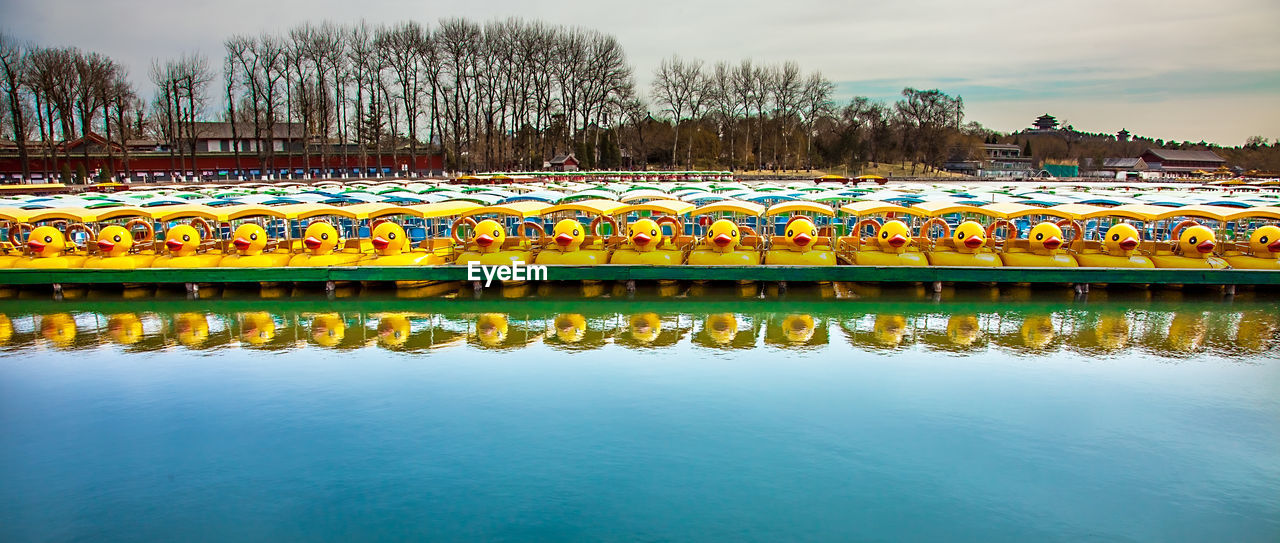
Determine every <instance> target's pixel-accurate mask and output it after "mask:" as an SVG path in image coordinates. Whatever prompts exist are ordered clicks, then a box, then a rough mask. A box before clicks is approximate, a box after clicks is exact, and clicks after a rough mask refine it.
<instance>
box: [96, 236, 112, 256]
mask: <svg viewBox="0 0 1280 543" xmlns="http://www.w3.org/2000/svg"><path fill="white" fill-rule="evenodd" d="M115 248H116V244H115V242H113V241H107V240H105V239H104V240H102V241H99V242H98V250H99V251H102V252H104V253H109V252H111V251H112V250H113V249H115Z"/></svg>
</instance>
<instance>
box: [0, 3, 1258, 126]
mask: <svg viewBox="0 0 1280 543" xmlns="http://www.w3.org/2000/svg"><path fill="white" fill-rule="evenodd" d="M4 1H5V5H4V7H3V10H4V17H3V20H4V21H5V22H4V23H3V25H5V26H6V27H7V28H6V30H7V31H9V32H11V33H14V34H16V35H17V36H18V37H20V38H25V39H28V40H31V41H34V42H37V43H40V44H42V45H73V46H78V47H81V48H84V49H91V50H95V51H99V52H102V53H105V54H108V55H111V56H112V57H114V58H117V59H119V60H120V61H122V62H124V63H125V64H126V65H127V66H129V68H130V70H131V73H132V75H133V78H134V80H135V81H136V83H137V84H138V85H139V87H140V88H141V89H143V90H144V92H145V91H146V90H147V89H149V88H150V85H149V83H148V82H147V80H146V70H147V66H148V65H149V64H150V60H151V59H152V58H169V57H175V56H178V55H180V54H182V53H184V52H192V51H198V52H203V53H204V54H206V55H209V56H210V57H212V58H215V59H216V58H220V57H221V56H222V41H223V40H224V39H225V38H227V37H228V36H230V35H232V34H235V33H258V32H263V31H275V32H283V31H285V30H287V29H288V28H289V27H291V26H293V25H294V24H297V23H299V22H302V21H306V20H311V21H320V20H324V19H328V20H333V21H337V22H353V21H357V20H359V19H361V18H364V19H367V20H369V21H370V22H374V23H378V22H393V21H397V20H401V19H406V18H411V19H416V20H419V21H422V22H427V23H432V22H434V21H436V20H438V19H440V18H441V17H453V16H462V17H468V18H472V19H475V20H480V21H484V20H489V19H494V18H505V17H509V16H519V17H523V18H527V19H542V20H545V21H548V22H553V23H559V24H567V25H577V26H585V27H590V28H595V29H599V30H601V31H604V32H609V33H612V34H614V35H615V36H617V37H618V39H619V41H620V42H621V43H622V44H623V46H624V48H625V49H626V51H627V53H628V55H629V58H630V60H631V62H632V64H633V65H635V68H636V75H637V79H638V80H639V81H638V82H639V84H640V88H642V89H646V88H647V86H648V80H649V78H650V74H652V72H653V69H654V68H655V67H656V66H657V65H658V62H659V61H660V60H661V59H662V58H665V57H667V56H670V55H671V54H673V53H678V54H680V55H682V56H685V57H698V58H702V59H704V60H706V61H708V63H711V62H714V61H717V60H727V61H731V62H737V61H738V60H741V59H743V58H752V59H755V60H758V61H764V62H778V61H782V60H788V59H794V60H796V61H798V62H800V64H801V66H802V67H803V68H804V69H806V70H820V71H822V72H823V74H824V75H826V76H827V77H828V78H830V79H832V80H834V81H838V82H841V89H842V90H843V91H844V92H845V93H846V96H848V95H853V94H863V95H873V96H874V95H876V94H877V93H885V94H887V95H896V94H897V92H898V90H900V89H901V87H903V86H907V85H913V86H917V87H939V88H942V89H943V90H946V91H948V92H951V93H953V94H956V93H958V94H961V95H963V96H965V98H966V102H967V103H968V104H969V111H970V114H971V116H972V117H973V118H976V119H977V120H980V121H982V122H984V123H985V124H988V125H990V126H996V127H1001V128H1004V127H1005V126H1006V125H1007V128H1006V129H1016V128H1019V127H1022V126H1023V125H1025V121H1017V123H1013V119H1012V115H1006V114H1003V113H1002V112H1001V111H1002V109H1001V107H1000V106H1001V104H1003V105H1004V106H1005V109H1007V110H1009V111H1014V110H1019V109H1021V108H1022V107H1023V106H1022V104H1035V109H1046V110H1050V111H1055V112H1057V111H1062V112H1064V114H1065V113H1067V111H1066V110H1068V109H1072V110H1078V111H1079V113H1072V114H1071V116H1073V117H1076V118H1080V119H1089V120H1090V122H1095V119H1096V122H1099V123H1100V125H1099V126H1097V127H1094V126H1089V125H1085V124H1084V123H1082V122H1077V123H1076V124H1077V126H1078V127H1080V128H1082V129H1088V130H1102V129H1103V127H1102V126H1101V124H1108V125H1110V124H1120V125H1128V124H1134V125H1136V124H1137V123H1140V122H1146V121H1152V122H1153V124H1154V125H1155V127H1158V128H1159V129H1160V130H1166V129H1167V130H1169V134H1170V136H1166V137H1177V138H1178V139H1183V138H1186V139H1195V140H1199V139H1200V138H1202V137H1203V138H1210V139H1215V140H1217V141H1221V142H1223V143H1228V144H1230V143H1235V142H1241V141H1243V140H1244V138H1246V137H1248V136H1249V135H1253V134H1256V133H1262V132H1264V131H1265V130H1267V129H1269V127H1273V126H1276V125H1277V123H1275V122H1274V120H1275V117H1276V115H1277V110H1278V109H1280V104H1278V103H1277V102H1278V101H1277V100H1274V99H1266V98H1265V96H1264V95H1275V94H1276V91H1277V90H1280V86H1278V85H1277V83H1278V82H1280V55H1276V54H1275V51H1277V50H1280V33H1277V32H1275V31H1274V25H1275V22H1276V21H1278V20H1280V3H1277V2H1274V1H1273V0H1222V1H1219V2H1214V3H1204V2H1199V1H1196V2H1189V1H1182V0H1175V1H1170V0H1164V1H1153V0H1126V1H1123V2H1116V1H1115V0H1077V1H1073V2H1053V3H1050V2H1027V1H1025V0H978V1H970V2H955V1H935V0H903V1H897V2H880V1H865V0H859V1H853V2H830V1H829V0H797V1H793V2H776V1H763V0H739V1H734V2H729V1H725V0H712V1H709V2H690V1H688V0H651V1H645V2H626V3H612V2H600V1H598V0H590V1H589V0H557V1H524V0H491V1H487V2H471V3H462V4H459V3H456V2H443V1H440V0H430V1H427V2H422V1H420V0H417V1H415V0H365V1H363V2H350V1H345V0H344V1H334V0H307V1H303V0H273V1H269V2H267V1H262V0H221V1H219V2H202V3H186V2H172V1H171V0H113V1H112V2H83V1H81V0H4ZM215 64H216V63H215ZM1241 97H1243V98H1241ZM1242 103H1248V104H1251V105H1252V106H1254V107H1256V108H1257V109H1254V110H1248V109H1245V108H1242V107H1240V106H1239V104H1242ZM1171 104H1178V107H1182V108H1190V109H1191V110H1194V111H1204V112H1213V114H1212V116H1211V115H1210V114H1208V113H1206V114H1205V115H1204V116H1203V117H1204V118H1201V116H1198V115H1185V114H1182V113H1179V114H1177V115H1167V116H1166V117H1167V118H1168V119H1169V120H1168V121H1159V122H1156V121H1157V120H1158V118H1159V115H1156V114H1155V112H1156V111H1162V110H1167V108H1168V107H1169V106H1170V105H1171ZM1026 107H1031V106H1030V105H1028V106H1026ZM1148 110H1149V111H1151V112H1152V113H1151V114H1150V115H1146V114H1140V113H1139V112H1140V111H1148ZM1090 111H1098V112H1101V111H1106V112H1108V116H1107V117H1105V118H1102V116H1101V115H1098V114H1095V113H1090ZM1039 113H1043V111H1038V112H1037V113H1036V114H1037V115H1038V114H1039ZM984 115H990V117H987V116H984ZM1018 115H1019V118H1021V117H1022V116H1025V115H1022V114H1021V113H1019V114H1018ZM1111 115H1114V116H1117V117H1118V118H1111V117H1110V116H1111ZM1129 116H1132V117H1133V118H1134V120H1132V121H1130V120H1129ZM1006 117H1009V118H1006ZM1175 119H1183V120H1182V121H1175ZM1265 120H1269V121H1270V124H1263V121H1265ZM1176 122H1184V123H1186V124H1176ZM1130 129H1131V130H1133V128H1132V126H1131V127H1130ZM1201 130H1206V131H1211V132H1212V133H1211V134H1210V133H1204V135H1201V136H1196V135H1195V134H1199V133H1200V131H1201ZM1175 133H1176V134H1180V135H1173V134H1175ZM1154 135H1156V136H1160V135H1159V134H1154ZM1276 135H1280V134H1276ZM1273 136H1274V135H1273Z"/></svg>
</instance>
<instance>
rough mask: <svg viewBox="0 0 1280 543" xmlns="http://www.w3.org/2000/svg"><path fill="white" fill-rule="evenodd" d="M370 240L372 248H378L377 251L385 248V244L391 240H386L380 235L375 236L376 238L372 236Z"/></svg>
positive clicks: (388, 243)
mask: <svg viewBox="0 0 1280 543" xmlns="http://www.w3.org/2000/svg"><path fill="white" fill-rule="evenodd" d="M371 242H372V243H373V248H374V249H377V250H379V251H381V250H383V249H386V248H387V246H388V245H390V244H391V242H390V241H388V240H387V238H384V237H382V236H378V237H376V238H373V239H372V240H371Z"/></svg>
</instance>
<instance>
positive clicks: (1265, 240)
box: [1258, 236, 1267, 243]
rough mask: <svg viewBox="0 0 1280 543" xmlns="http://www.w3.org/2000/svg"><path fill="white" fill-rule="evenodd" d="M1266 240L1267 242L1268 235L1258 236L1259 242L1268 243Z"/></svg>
mask: <svg viewBox="0 0 1280 543" xmlns="http://www.w3.org/2000/svg"><path fill="white" fill-rule="evenodd" d="M1266 242H1267V236H1262V237H1261V238H1258V243H1266Z"/></svg>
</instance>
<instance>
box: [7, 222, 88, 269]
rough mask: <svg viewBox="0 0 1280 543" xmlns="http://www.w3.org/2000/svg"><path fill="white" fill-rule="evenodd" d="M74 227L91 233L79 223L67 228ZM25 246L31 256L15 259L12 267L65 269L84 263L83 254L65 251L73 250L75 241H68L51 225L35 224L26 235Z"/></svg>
mask: <svg viewBox="0 0 1280 543" xmlns="http://www.w3.org/2000/svg"><path fill="white" fill-rule="evenodd" d="M76 227H79V228H83V229H85V230H86V231H88V232H89V233H90V234H92V231H91V230H88V227H86V226H84V225H80V224H74V225H71V226H69V227H68V230H71V229H72V228H76ZM90 237H92V236H90ZM26 248H27V251H28V252H30V253H31V256H29V257H26V258H21V259H18V260H15V261H14V262H13V267H14V268H36V269H65V268H79V267H82V266H83V265H84V261H85V256H84V255H77V254H67V251H69V250H75V248H76V246H75V243H74V242H68V241H67V238H66V236H64V235H63V233H62V232H61V231H59V230H58V229H57V228H54V227H52V226H37V227H36V228H35V229H33V230H31V234H30V235H28V236H27V242H26Z"/></svg>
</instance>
